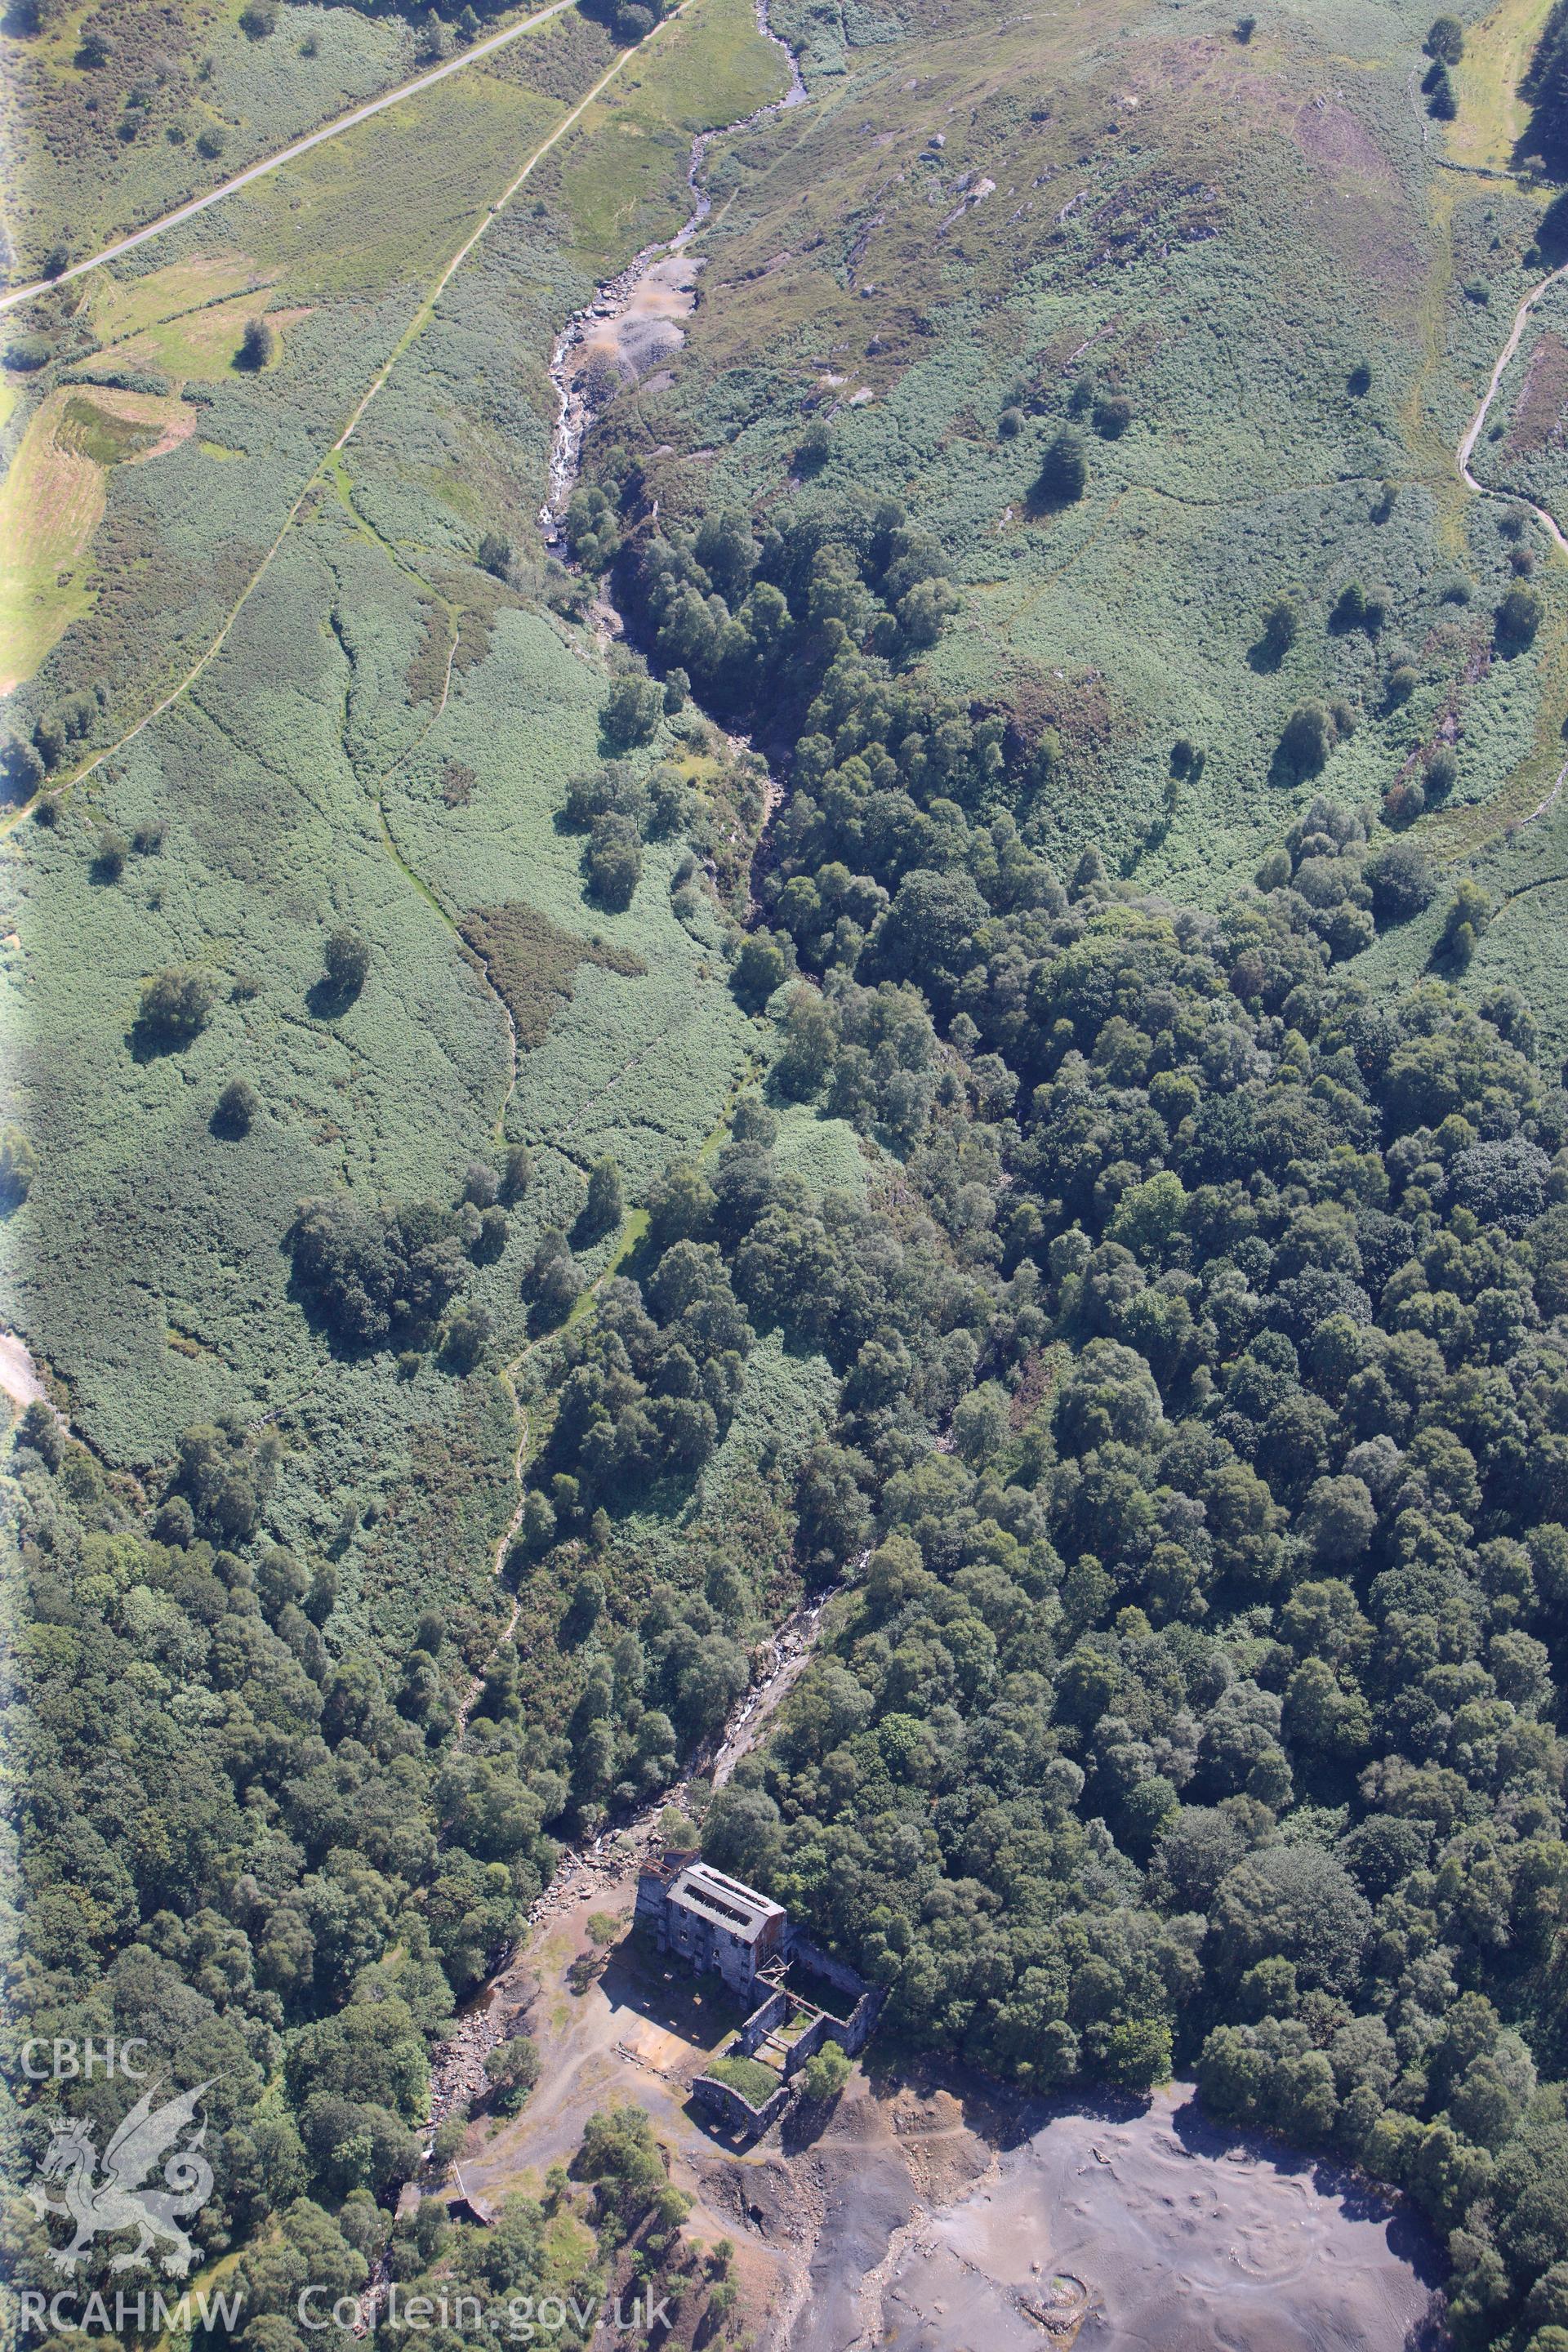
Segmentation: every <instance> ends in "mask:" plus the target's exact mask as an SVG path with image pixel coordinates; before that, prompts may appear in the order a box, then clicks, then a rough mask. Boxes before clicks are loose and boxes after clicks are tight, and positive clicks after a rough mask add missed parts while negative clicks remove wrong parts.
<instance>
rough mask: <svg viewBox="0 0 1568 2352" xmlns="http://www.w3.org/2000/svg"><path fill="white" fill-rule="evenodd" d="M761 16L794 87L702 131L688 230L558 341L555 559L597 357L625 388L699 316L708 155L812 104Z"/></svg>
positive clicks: (690, 181) (552, 468)
mask: <svg viewBox="0 0 1568 2352" xmlns="http://www.w3.org/2000/svg"><path fill="white" fill-rule="evenodd" d="M756 11H757V30H758V32H759V33H760V34H761V35H762V37H763V40H764V41H769V42H771V43H772V45H773V47H774V48H775V49H776V50H777V51H778V53H779V55H780V56H781V57H782V58H784V63H785V64H786V65H787V67H788V68H789V88H788V89H786V90H785V92H784V96H783V97H782V98H775V99H771V100H769V102H768V104H767V105H766V106H759V107H758V108H757V109H756V110H755V111H754V112H752V113H751V114H745V115H742V116H741V117H740V118H739V119H738V120H737V121H734V122H726V123H723V124H721V126H720V127H719V128H718V129H717V130H714V131H699V132H698V134H697V136H696V138H695V139H694V140H693V141H692V142H691V160H690V162H689V164H688V166H687V171H686V184H687V186H688V187H689V189H690V191H691V212H690V214H689V217H688V219H687V221H686V223H685V226H683V227H681V228H679V229H678V230H677V231H676V233H675V235H674V236H672V237H670V238H669V239H668V242H666V243H664V244H660V245H649V246H645V247H643V250H642V251H641V252H640V253H639V254H637V257H635V259H633V260H632V261H630V262H628V263H627V265H626V268H625V269H623V270H622V271H621V272H620V274H619V275H618V276H617V277H616V278H610V279H609V280H608V281H607V282H606V283H605V285H603V286H601V287H600V288H599V289H598V290H597V291H596V293H595V296H594V299H593V300H592V301H591V302H589V303H586V304H584V308H583V309H582V310H579V311H577V312H576V313H575V314H574V316H573V317H572V318H570V319H568V320H567V321H566V324H565V326H564V327H563V329H562V331H561V332H560V334H559V335H558V336H557V337H556V339H555V346H554V349H553V351H552V353H551V356H550V380H551V382H552V383H553V385H554V386H555V399H556V416H555V430H554V433H553V435H552V438H551V444H550V465H549V472H548V476H547V487H546V494H545V502H544V504H543V505H542V507H541V508H540V509H539V527H540V530H541V532H542V535H543V539H544V544H545V547H546V549H547V550H548V551H550V552H551V553H552V554H560V553H562V552H563V549H564V545H565V541H564V536H563V530H562V527H561V526H562V517H563V515H564V513H565V511H566V506H567V501H568V500H569V499H570V498H571V496H572V493H573V491H574V488H576V486H577V477H578V474H579V472H580V471H581V468H582V462H583V444H584V440H585V438H586V437H587V434H588V430H589V428H590V426H591V425H593V424H594V422H595V417H596V416H597V415H598V413H599V407H600V406H601V405H602V404H603V401H602V394H599V391H598V387H597V386H596V385H595V383H594V382H593V381H592V378H591V372H590V365H589V362H590V360H591V358H592V357H593V355H594V353H595V349H597V350H598V351H599V352H602V353H603V356H604V358H605V361H606V362H607V363H608V366H609V368H610V369H613V370H614V371H615V373H616V374H618V375H619V376H620V378H621V381H622V382H624V381H625V379H626V374H627V373H630V374H632V375H634V376H640V375H642V374H644V373H647V370H648V368H649V367H650V366H651V365H652V364H654V363H655V362H657V361H658V358H659V357H661V356H663V355H664V354H666V353H668V352H672V351H674V350H676V349H677V348H678V347H679V344H680V342H681V341H682V340H683V338H682V335H681V331H680V329H679V325H678V324H677V323H676V322H677V321H678V320H679V319H681V318H686V317H689V315H690V313H691V311H692V310H694V309H695V308H696V302H697V298H696V292H695V287H696V280H697V273H698V271H699V270H700V268H701V267H702V262H703V257H702V256H700V255H697V254H692V253H690V252H689V250H688V248H689V246H690V244H691V240H692V239H693V237H694V236H696V235H697V232H698V230H699V229H700V227H701V226H702V225H703V223H704V222H705V221H706V220H707V218H708V216H709V215H710V213H711V211H712V209H713V204H712V199H711V197H710V195H709V194H708V192H707V190H706V189H705V188H704V186H703V184H702V173H703V166H704V164H705V163H707V160H708V152H709V150H710V147H712V145H713V144H714V142H715V141H716V140H720V139H729V138H732V137H733V136H734V134H735V133H736V131H750V130H752V128H753V127H754V126H755V125H756V124H758V123H760V122H765V121H767V120H768V118H769V117H770V116H771V115H774V114H782V113H783V112H784V111H785V110H786V109H788V108H790V107H793V106H804V105H805V98H806V89H805V82H804V81H803V80H802V79H801V75H800V68H799V66H798V65H797V64H796V63H795V51H794V50H793V49H792V48H791V47H789V45H788V43H787V42H785V41H783V40H781V39H780V37H779V36H778V35H777V34H776V33H775V32H774V31H773V26H772V25H771V24H770V23H769V21H768V0H756ZM618 388H619V386H618V384H617V386H616V389H618ZM616 617H617V618H618V616H616Z"/></svg>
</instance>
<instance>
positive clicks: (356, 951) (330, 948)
mask: <svg viewBox="0 0 1568 2352" xmlns="http://www.w3.org/2000/svg"><path fill="white" fill-rule="evenodd" d="M322 961H323V963H324V964H325V967H326V977H327V985H328V987H329V988H330V989H331V992H332V994H333V995H334V996H336V997H338V998H339V999H340V1000H342V1002H343V1003H347V1002H348V1001H349V1000H350V999H351V998H353V997H355V996H357V995H358V994H359V992H360V990H361V989H362V988H363V986H364V983H365V977H366V975H367V973H368V972H369V971H370V948H369V945H368V943H367V942H366V941H365V940H363V939H362V938H361V936H360V934H359V933H358V931H356V930H352V929H349V927H348V926H347V925H346V924H344V925H342V927H340V929H337V930H335V931H333V932H331V934H330V936H329V938H328V940H327V944H326V947H325V948H324V949H323V950H322Z"/></svg>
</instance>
